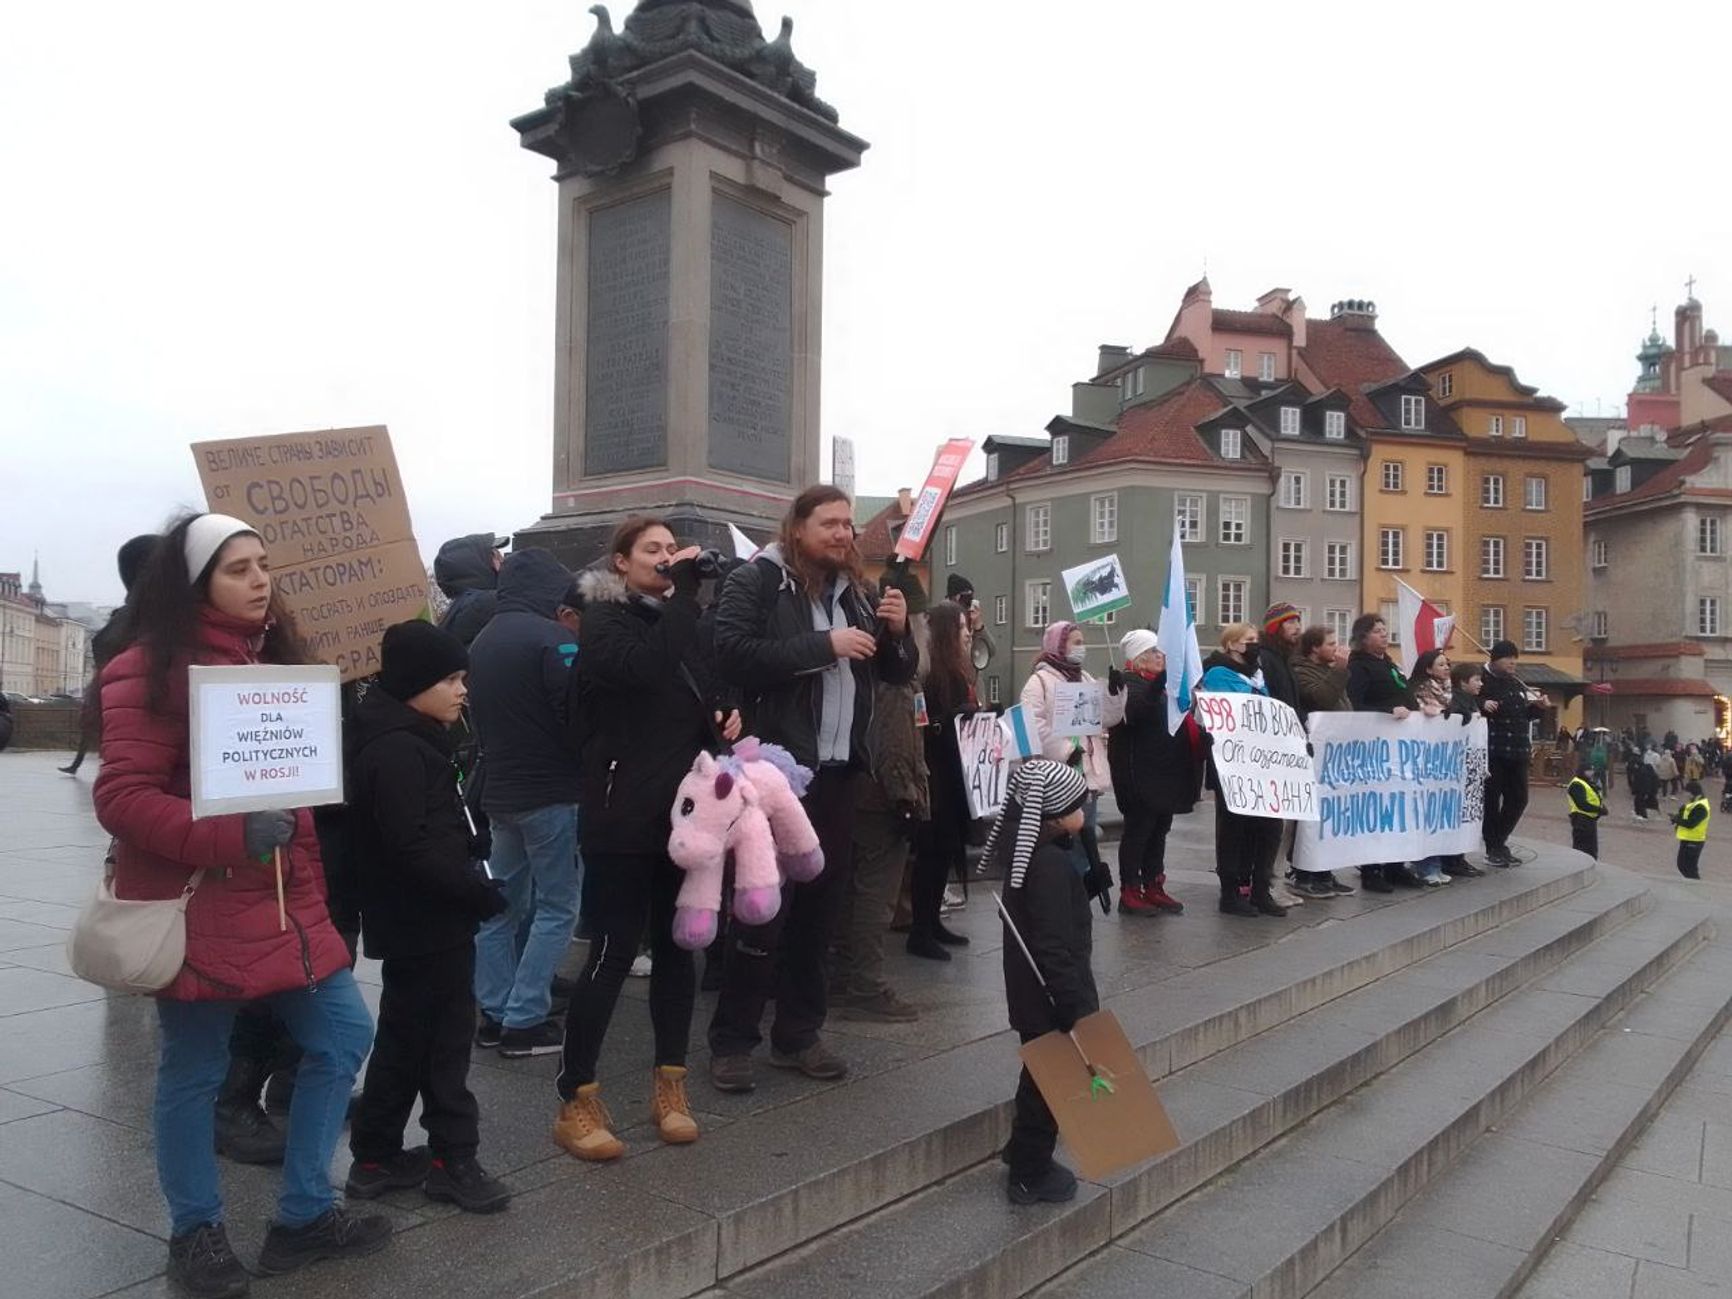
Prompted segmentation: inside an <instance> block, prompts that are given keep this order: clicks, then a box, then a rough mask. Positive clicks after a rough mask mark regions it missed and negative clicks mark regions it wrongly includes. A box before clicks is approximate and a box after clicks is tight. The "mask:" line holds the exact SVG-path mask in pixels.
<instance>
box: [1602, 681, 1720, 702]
mask: <svg viewBox="0 0 1732 1299" xmlns="http://www.w3.org/2000/svg"><path fill="white" fill-rule="evenodd" d="M1606 684H1607V685H1609V686H1611V688H1612V693H1613V694H1614V695H1641V696H1646V697H1648V698H1681V697H1685V696H1700V697H1702V698H1705V699H1707V698H1712V697H1713V696H1715V695H1717V694H1719V693H1720V692H1719V691H1718V690H1716V689H1714V687H1713V686H1711V685H1709V684H1708V683H1707V682H1706V681H1704V680H1702V679H1701V678H1700V677H1626V678H1624V679H1621V680H1618V681H1608V682H1607V683H1606Z"/></svg>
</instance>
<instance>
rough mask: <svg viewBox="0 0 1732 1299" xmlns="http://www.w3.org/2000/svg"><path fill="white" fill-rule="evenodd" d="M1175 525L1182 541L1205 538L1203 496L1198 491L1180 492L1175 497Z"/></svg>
mask: <svg viewBox="0 0 1732 1299" xmlns="http://www.w3.org/2000/svg"><path fill="white" fill-rule="evenodd" d="M1173 527H1175V528H1176V529H1178V532H1179V540H1180V541H1201V540H1202V539H1203V497H1202V495H1201V493H1198V492H1180V493H1178V495H1176V496H1174V497H1173Z"/></svg>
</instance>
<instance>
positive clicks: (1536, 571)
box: [1522, 537, 1551, 582]
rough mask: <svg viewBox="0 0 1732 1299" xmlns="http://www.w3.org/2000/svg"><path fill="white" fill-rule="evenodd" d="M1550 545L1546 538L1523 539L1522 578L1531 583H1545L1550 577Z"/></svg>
mask: <svg viewBox="0 0 1732 1299" xmlns="http://www.w3.org/2000/svg"><path fill="white" fill-rule="evenodd" d="M1549 550H1550V545H1549V543H1548V542H1547V541H1546V539H1545V538H1544V537H1524V538H1523V539H1522V578H1523V579H1524V580H1525V581H1529V582H1543V581H1545V580H1546V578H1547V577H1549V576H1550V569H1551V563H1550V555H1549V553H1548V552H1549Z"/></svg>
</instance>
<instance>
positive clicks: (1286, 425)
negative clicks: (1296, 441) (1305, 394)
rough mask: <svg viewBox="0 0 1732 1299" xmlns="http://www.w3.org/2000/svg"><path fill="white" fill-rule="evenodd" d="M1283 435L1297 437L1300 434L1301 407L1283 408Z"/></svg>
mask: <svg viewBox="0 0 1732 1299" xmlns="http://www.w3.org/2000/svg"><path fill="white" fill-rule="evenodd" d="M1281 436H1282V437H1284V438H1296V437H1298V436H1299V408H1298V407H1297V406H1283V407H1282V408H1281Z"/></svg>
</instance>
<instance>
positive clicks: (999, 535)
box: [992, 523, 1010, 555]
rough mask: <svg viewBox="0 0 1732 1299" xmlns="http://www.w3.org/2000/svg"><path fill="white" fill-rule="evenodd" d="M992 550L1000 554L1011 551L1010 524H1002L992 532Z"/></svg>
mask: <svg viewBox="0 0 1732 1299" xmlns="http://www.w3.org/2000/svg"><path fill="white" fill-rule="evenodd" d="M992 548H993V549H994V550H995V551H997V552H998V553H999V554H1001V555H1002V554H1004V553H1005V552H1006V551H1008V550H1009V549H1010V524H1008V523H1001V524H999V525H998V526H997V527H996V528H994V529H993V530H992Z"/></svg>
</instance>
